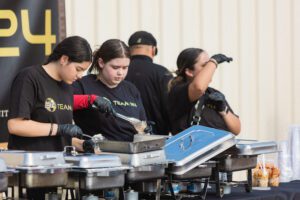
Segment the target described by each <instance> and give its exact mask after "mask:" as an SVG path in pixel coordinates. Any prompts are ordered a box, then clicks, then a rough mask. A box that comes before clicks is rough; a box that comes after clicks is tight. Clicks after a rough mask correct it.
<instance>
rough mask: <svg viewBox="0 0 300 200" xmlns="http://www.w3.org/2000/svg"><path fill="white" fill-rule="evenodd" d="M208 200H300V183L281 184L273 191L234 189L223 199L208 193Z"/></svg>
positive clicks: (272, 189) (240, 187) (273, 188)
mask: <svg viewBox="0 0 300 200" xmlns="http://www.w3.org/2000/svg"><path fill="white" fill-rule="evenodd" d="M206 199H207V200H216V199H222V200H233V199H234V200H300V181H292V182H290V183H280V185H279V187H272V188H271V190H267V191H260V190H253V191H252V192H250V193H247V192H245V189H244V187H242V186H239V187H233V188H232V190H231V194H225V195H224V196H223V198H217V197H216V195H215V194H213V193H208V194H207V197H206Z"/></svg>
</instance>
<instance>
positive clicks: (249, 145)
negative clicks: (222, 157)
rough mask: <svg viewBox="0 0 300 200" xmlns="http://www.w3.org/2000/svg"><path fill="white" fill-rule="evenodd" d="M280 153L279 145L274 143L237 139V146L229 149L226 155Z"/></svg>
mask: <svg viewBox="0 0 300 200" xmlns="http://www.w3.org/2000/svg"><path fill="white" fill-rule="evenodd" d="M276 152H278V146H277V143H276V142H274V141H257V140H243V139H237V144H236V145H235V146H233V147H232V148H230V149H228V150H227V151H226V152H224V153H225V154H232V155H249V156H253V155H260V154H269V153H276Z"/></svg>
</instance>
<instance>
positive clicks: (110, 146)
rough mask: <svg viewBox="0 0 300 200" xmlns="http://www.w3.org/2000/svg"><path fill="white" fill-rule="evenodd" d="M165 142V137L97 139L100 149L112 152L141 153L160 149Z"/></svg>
mask: <svg viewBox="0 0 300 200" xmlns="http://www.w3.org/2000/svg"><path fill="white" fill-rule="evenodd" d="M164 144H165V138H159V139H154V140H146V141H137V142H123V141H110V140H104V141H99V143H98V145H99V146H100V149H101V151H104V152H113V153H128V154H133V153H141V152H147V151H154V150H159V149H162V148H163V146H164Z"/></svg>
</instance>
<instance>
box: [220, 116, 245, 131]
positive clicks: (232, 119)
mask: <svg viewBox="0 0 300 200" xmlns="http://www.w3.org/2000/svg"><path fill="white" fill-rule="evenodd" d="M223 119H224V121H225V123H226V125H227V127H228V129H229V131H230V132H231V133H233V134H235V135H238V134H239V133H240V132H241V122H240V119H239V118H238V117H237V116H235V115H234V114H233V113H231V112H228V113H227V114H226V115H223Z"/></svg>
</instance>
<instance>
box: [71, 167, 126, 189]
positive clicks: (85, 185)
mask: <svg viewBox="0 0 300 200" xmlns="http://www.w3.org/2000/svg"><path fill="white" fill-rule="evenodd" d="M128 169H129V168H128V167H111V168H95V169H79V168H77V169H72V170H71V171H70V172H69V179H68V184H67V186H68V187H74V188H76V187H79V188H80V189H84V190H97V189H106V188H115V187H122V186H123V185H124V182H125V177H124V174H125V172H126V170H128Z"/></svg>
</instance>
